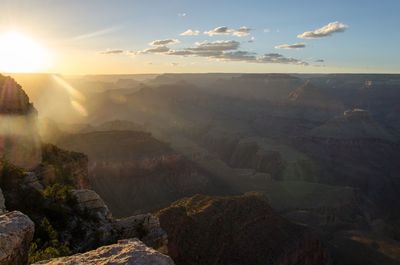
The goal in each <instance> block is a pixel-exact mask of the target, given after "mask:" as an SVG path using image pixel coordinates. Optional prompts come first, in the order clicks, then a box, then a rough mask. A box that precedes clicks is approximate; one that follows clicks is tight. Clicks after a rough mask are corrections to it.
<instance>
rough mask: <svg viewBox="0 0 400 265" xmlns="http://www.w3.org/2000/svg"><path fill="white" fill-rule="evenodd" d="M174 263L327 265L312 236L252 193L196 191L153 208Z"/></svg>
mask: <svg viewBox="0 0 400 265" xmlns="http://www.w3.org/2000/svg"><path fill="white" fill-rule="evenodd" d="M158 216H159V218H160V223H161V227H162V228H163V229H165V231H166V232H167V234H168V254H169V255H170V256H171V257H172V259H173V260H174V261H175V263H176V264H178V265H180V264H182V265H183V264H185V265H195V264H218V265H223V264H227V265H228V264H235V265H241V264H243V265H258V264H277V265H289V264H293V265H295V264H304V265H320V264H327V263H326V262H328V258H327V254H326V252H325V250H324V248H323V247H322V246H321V243H320V241H319V240H318V239H317V237H316V236H315V235H314V234H313V233H311V232H310V231H308V230H307V229H305V228H304V227H302V226H299V225H295V224H293V223H291V222H289V221H287V220H286V219H284V218H283V217H281V216H279V215H277V214H276V213H274V212H273V211H272V209H271V208H270V206H269V205H268V203H267V202H266V200H265V199H264V198H263V197H261V196H259V195H255V194H249V195H244V196H235V197H209V196H204V195H196V196H193V197H191V198H187V199H182V200H180V201H177V202H176V203H174V204H172V205H171V206H170V207H168V208H166V209H163V210H161V211H160V212H159V213H158Z"/></svg>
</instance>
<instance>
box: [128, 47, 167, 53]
mask: <svg viewBox="0 0 400 265" xmlns="http://www.w3.org/2000/svg"><path fill="white" fill-rule="evenodd" d="M169 50H170V48H168V47H167V46H156V47H154V48H148V49H144V50H142V51H131V52H130V53H131V54H151V53H166V52H168V51H169Z"/></svg>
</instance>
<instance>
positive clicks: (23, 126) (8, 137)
mask: <svg viewBox="0 0 400 265" xmlns="http://www.w3.org/2000/svg"><path fill="white" fill-rule="evenodd" d="M0 117H1V123H0V156H1V157H2V158H5V159H7V160H8V161H10V162H11V163H13V164H15V165H17V166H20V167H22V168H25V169H33V168H35V167H36V166H37V165H38V164H39V163H40V162H41V147H40V138H39V134H38V132H37V124H36V123H37V112H36V110H35V108H34V107H33V105H32V104H31V103H30V102H29V98H28V96H27V95H26V94H25V92H24V91H23V90H22V88H21V86H20V85H18V84H17V83H16V82H15V81H14V79H12V78H10V77H4V76H2V75H0Z"/></svg>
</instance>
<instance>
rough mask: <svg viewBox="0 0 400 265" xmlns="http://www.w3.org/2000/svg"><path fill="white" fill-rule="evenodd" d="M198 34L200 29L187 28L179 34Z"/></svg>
mask: <svg viewBox="0 0 400 265" xmlns="http://www.w3.org/2000/svg"><path fill="white" fill-rule="evenodd" d="M199 34H200V31H198V30H192V29H188V30H186V31H184V32H182V33H181V34H179V35H181V36H197V35H199Z"/></svg>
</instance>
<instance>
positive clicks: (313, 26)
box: [0, 0, 400, 74]
mask: <svg viewBox="0 0 400 265" xmlns="http://www.w3.org/2000/svg"><path fill="white" fill-rule="evenodd" d="M0 7H1V8H0V34H2V33H4V32H9V31H15V32H19V33H21V34H23V35H24V36H29V38H30V39H31V40H33V41H34V42H35V43H38V44H40V46H41V47H42V48H43V49H45V50H46V52H47V54H49V56H48V58H47V57H46V58H43V59H42V60H43V61H44V60H47V61H46V64H43V65H42V66H43V67H42V68H41V69H37V70H38V71H41V72H52V73H62V74H135V73H163V72H178V73H179V72H191V73H196V72H253V73H263V72H297V73H302V72H304V73H333V72H346V73H351V72H353V73H367V72H370V73H400V64H399V61H400V52H399V43H400V30H399V27H400V16H399V14H398V13H399V11H400V1H398V0H380V1H372V0H363V1H352V0H347V1H344V0H336V1H332V0H331V1H326V0H318V1H316V0H304V1H300V0H297V1H289V0H280V1H267V0H254V1H251V0H247V1H242V0H230V1H225V0H213V1H209V0H205V1H204V0H203V1H194V0H168V1H166V0H157V1H156V0H140V1H139V0H112V1H111V0H0ZM0 48H1V43H0ZM23 49H24V46H23V45H21V47H20V48H19V50H20V51H21V50H23ZM26 49H27V50H28V53H29V51H30V50H29V49H28V47H27V48H26ZM0 52H1V50H0ZM21 52H22V51H21ZM31 53H35V52H31ZM36 57H37V56H36ZM27 58H28V59H29V56H28V57H27ZM36 59H37V58H36ZM21 61H22V63H23V59H21ZM6 70H7V69H0V71H6Z"/></svg>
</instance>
